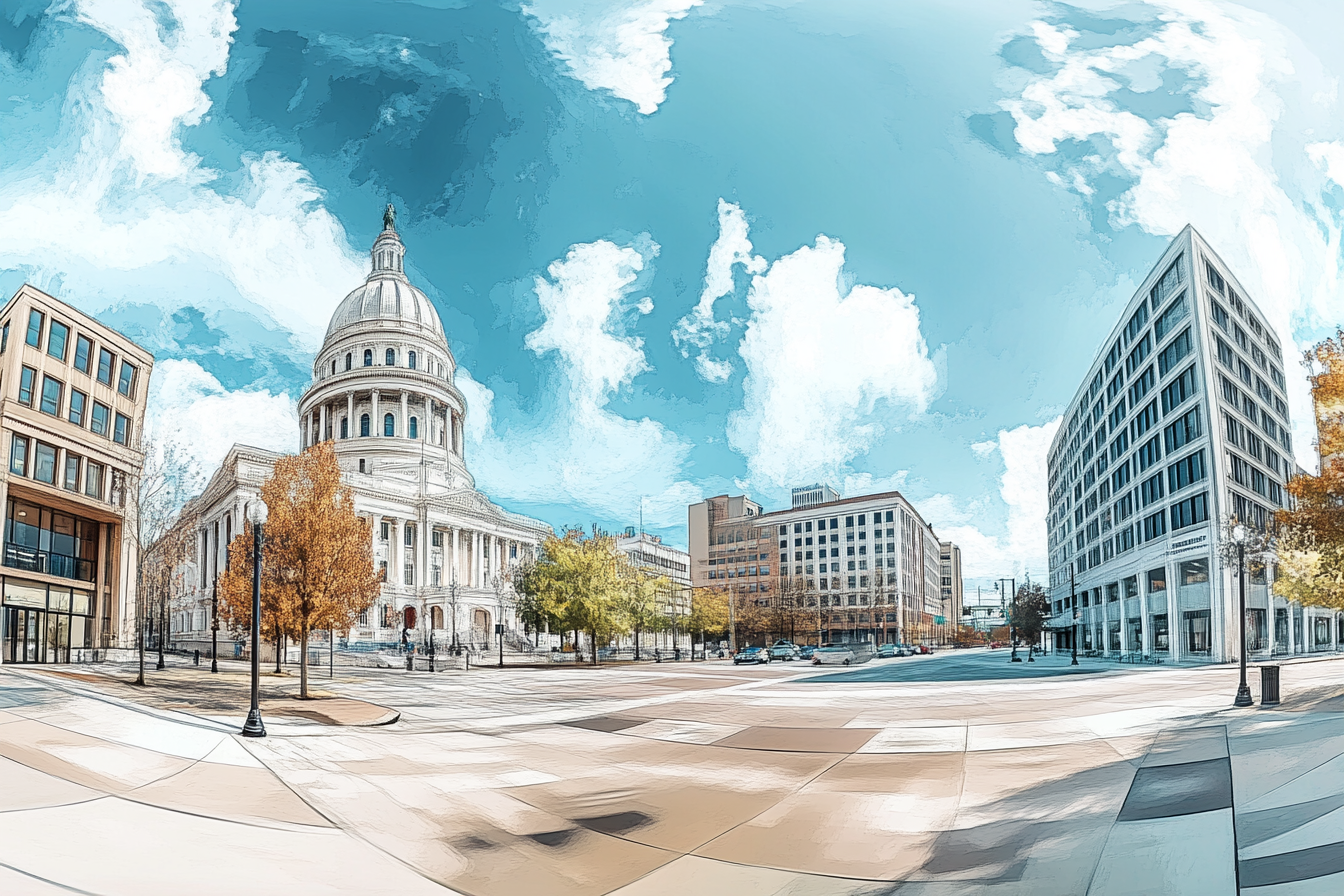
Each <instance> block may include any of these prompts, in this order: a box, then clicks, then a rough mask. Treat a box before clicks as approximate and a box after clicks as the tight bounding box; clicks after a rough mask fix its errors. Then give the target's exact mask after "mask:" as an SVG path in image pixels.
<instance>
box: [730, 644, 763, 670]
mask: <svg viewBox="0 0 1344 896" xmlns="http://www.w3.org/2000/svg"><path fill="white" fill-rule="evenodd" d="M768 662H770V651H768V650H762V649H761V648H759V647H744V648H742V649H741V650H739V651H738V652H737V655H736V656H734V657H733V665H734V666H736V665H739V664H741V663H768Z"/></svg>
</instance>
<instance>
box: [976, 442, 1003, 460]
mask: <svg viewBox="0 0 1344 896" xmlns="http://www.w3.org/2000/svg"><path fill="white" fill-rule="evenodd" d="M971 450H972V451H974V452H975V454H976V457H980V458H986V457H989V456H990V455H991V454H993V453H994V452H995V451H998V450H999V443H998V441H997V440H995V439H987V440H985V441H983V442H972V443H971Z"/></svg>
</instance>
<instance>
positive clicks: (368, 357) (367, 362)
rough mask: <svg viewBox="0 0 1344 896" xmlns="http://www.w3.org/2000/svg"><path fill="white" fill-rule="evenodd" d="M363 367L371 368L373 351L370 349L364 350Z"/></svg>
mask: <svg viewBox="0 0 1344 896" xmlns="http://www.w3.org/2000/svg"><path fill="white" fill-rule="evenodd" d="M364 366H365V367H372V366H373V349H371V348H366V349H364Z"/></svg>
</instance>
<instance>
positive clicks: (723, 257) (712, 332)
mask: <svg viewBox="0 0 1344 896" xmlns="http://www.w3.org/2000/svg"><path fill="white" fill-rule="evenodd" d="M748 230H749V227H748V225H747V216H746V215H745V214H744V213H743V212H742V207H741V206H740V205H738V204H737V203H734V202H728V201H726V200H724V199H722V198H720V199H719V236H718V238H717V239H716V240H714V245H712V246H710V247H709V260H708V262H707V263H706V264H705V288H704V290H703V291H702V292H701V293H700V301H699V302H698V303H697V304H696V306H695V308H694V309H692V310H691V313H690V314H688V315H686V316H685V317H683V318H682V319H681V320H680V321H678V322H677V326H676V327H675V328H674V329H673V330H672V341H673V342H675V343H676V345H677V348H679V349H681V356H682V357H683V358H686V357H689V356H690V350H691V349H692V348H699V349H700V353H699V354H698V355H696V357H695V371H696V373H698V374H699V375H700V377H701V378H702V379H704V380H705V381H706V382H710V383H723V382H727V380H728V377H730V376H731V375H732V373H733V364H732V362H731V361H727V360H724V359H720V358H715V357H713V356H712V355H711V354H710V353H709V347H710V346H711V345H713V344H714V342H715V341H716V340H719V339H723V338H725V337H727V336H728V334H729V333H730V332H731V330H732V325H731V324H730V323H729V322H728V321H723V320H718V319H717V317H716V316H715V314H714V303H715V302H717V301H718V300H719V299H721V298H723V297H724V296H727V295H729V294H731V293H732V292H733V268H734V267H737V266H741V267H742V269H743V270H744V271H746V272H747V273H748V274H762V273H764V272H765V269H766V267H767V264H766V261H765V259H764V258H762V257H761V256H759V255H752V254H751V252H752V246H751V240H750V239H749V238H748Z"/></svg>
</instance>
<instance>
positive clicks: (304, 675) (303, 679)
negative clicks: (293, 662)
mask: <svg viewBox="0 0 1344 896" xmlns="http://www.w3.org/2000/svg"><path fill="white" fill-rule="evenodd" d="M299 625H300V628H299V650H300V651H302V652H301V653H300V655H299V699H300V700H307V699H308V620H307V619H304V620H303V621H302V622H301V623H300V624H299Z"/></svg>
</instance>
